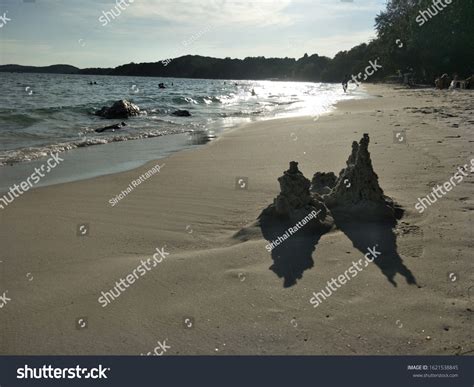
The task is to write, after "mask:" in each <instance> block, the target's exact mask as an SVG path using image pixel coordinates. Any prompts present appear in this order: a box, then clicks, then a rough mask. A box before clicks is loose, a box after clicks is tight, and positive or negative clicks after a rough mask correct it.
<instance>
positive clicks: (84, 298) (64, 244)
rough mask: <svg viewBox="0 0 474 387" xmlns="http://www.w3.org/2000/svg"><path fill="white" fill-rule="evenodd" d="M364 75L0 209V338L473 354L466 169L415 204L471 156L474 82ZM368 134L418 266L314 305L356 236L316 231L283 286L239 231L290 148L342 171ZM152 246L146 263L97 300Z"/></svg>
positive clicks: (2, 349)
mask: <svg viewBox="0 0 474 387" xmlns="http://www.w3.org/2000/svg"><path fill="white" fill-rule="evenodd" d="M365 87H366V89H367V91H368V92H369V93H370V94H371V95H372V96H373V97H372V98H370V99H362V100H351V101H345V102H342V103H339V104H338V106H337V110H335V111H334V112H332V113H330V114H328V115H323V116H321V117H319V118H318V119H316V120H315V119H314V118H313V117H301V118H289V119H278V120H268V121H262V122H258V123H254V124H250V125H246V126H243V127H239V128H236V129H233V130H230V131H228V132H226V133H224V134H223V135H222V136H221V137H219V138H218V139H217V140H215V141H212V142H211V143H209V144H207V145H205V146H201V147H197V148H193V149H188V150H185V151H181V152H178V153H174V154H172V155H170V156H168V157H166V158H164V159H161V160H156V161H153V162H149V163H147V164H146V165H144V166H142V167H140V168H138V169H133V170H130V171H127V172H122V173H117V174H112V175H106V176H100V177H95V178H92V179H88V180H82V181H76V182H69V183H65V184H57V185H53V186H47V187H41V188H37V189H33V190H30V191H28V192H27V193H25V194H24V195H22V196H21V197H19V198H17V199H16V200H15V201H14V202H13V203H12V204H11V205H9V206H8V207H7V208H5V209H4V210H0V224H1V227H2V233H1V234H0V243H1V246H2V254H1V256H0V261H2V262H1V263H0V270H1V272H0V275H1V287H0V295H1V294H2V293H3V292H5V291H8V293H6V295H7V296H8V297H9V298H10V300H9V301H8V303H7V304H6V305H4V307H3V308H2V311H1V313H0V325H1V326H2V330H1V333H0V335H1V336H0V340H1V345H0V354H10V355H20V354H21V355H39V354H41V355H68V354H80V355H97V354H104V355H138V354H146V353H148V352H150V351H153V349H154V348H155V347H156V346H157V342H158V341H160V342H161V343H163V342H164V341H166V345H167V346H169V347H170V348H168V349H167V350H166V353H165V354H166V355H209V354H216V355H247V354H249V355H264V354H272V355H278V354H288V355H298V354H303V355H309V354H311V355H401V354H404V355H407V354H408V355H455V354H457V355H461V354H472V352H473V351H474V348H473V329H472V309H473V307H474V305H473V300H474V289H473V288H472V280H473V273H472V259H473V256H472V247H473V246H472V243H473V242H472V241H473V231H472V230H473V228H472V221H473V218H472V211H473V209H474V201H473V199H472V189H473V183H474V179H473V176H472V172H470V171H468V173H467V176H466V177H465V178H464V179H463V181H462V183H460V184H458V185H456V186H455V187H454V188H453V189H452V190H451V191H450V192H448V193H447V194H446V195H444V196H443V197H442V198H440V199H438V200H437V202H436V203H434V204H433V205H431V206H430V207H428V208H427V209H426V210H425V211H424V212H423V213H422V214H420V213H419V211H417V210H416V209H415V204H416V203H417V200H418V198H420V197H424V196H426V195H427V194H429V193H430V192H431V191H432V187H433V186H435V185H436V184H443V183H444V182H446V181H449V179H450V178H451V177H452V176H453V174H454V173H456V171H457V168H458V167H462V166H463V165H465V164H469V163H470V160H471V159H472V158H473V157H474V155H473V153H472V142H473V141H474V136H473V133H472V128H473V124H474V118H473V108H474V105H473V98H472V92H470V91H469V90H467V91H456V92H451V91H445V90H441V91H439V90H436V91H435V90H433V89H405V88H398V87H394V86H382V85H366V86H365ZM403 130H404V132H402V131H403ZM394 131H399V135H398V136H397V134H396V133H394ZM364 133H368V134H369V136H370V146H369V151H370V153H371V158H372V163H373V167H374V170H375V172H376V173H377V174H378V176H379V183H380V186H381V187H382V188H383V190H384V192H385V194H386V195H387V196H389V197H391V198H392V199H394V200H395V201H396V202H397V203H398V204H399V205H400V206H402V208H403V209H404V211H405V213H404V216H403V218H402V219H400V220H399V222H398V225H397V226H396V228H395V229H394V230H393V235H394V238H396V239H394V240H396V249H397V252H398V255H399V257H400V262H401V263H402V264H403V266H404V267H405V268H406V269H407V270H408V271H409V272H410V273H411V274H412V276H413V278H414V279H415V281H414V283H408V282H410V281H408V282H407V276H406V275H403V274H402V273H401V272H395V273H393V282H394V283H392V282H390V281H389V278H388V277H387V275H386V273H385V272H383V270H381V268H380V267H379V266H378V265H375V264H371V265H369V266H368V267H366V268H365V269H364V270H363V271H362V272H360V273H359V274H358V276H357V277H356V278H354V279H352V280H351V281H350V282H348V283H347V284H346V285H344V286H343V287H341V288H340V289H338V290H337V292H334V294H332V295H331V297H330V298H328V299H327V300H325V301H324V302H323V303H322V304H321V305H319V306H318V307H317V308H314V307H313V305H311V303H310V298H311V297H312V294H313V292H317V291H319V290H320V289H321V288H323V287H324V286H325V284H326V282H327V281H328V280H330V279H331V278H332V277H337V276H338V275H339V274H341V273H343V272H344V271H345V270H346V269H347V267H349V266H350V265H351V263H352V261H353V260H358V259H360V258H362V257H363V256H364V254H363V253H362V252H361V251H360V248H358V247H359V244H358V241H357V237H354V235H347V233H345V232H343V231H341V230H338V229H333V230H332V231H331V232H329V233H326V234H325V235H323V236H322V237H321V239H320V240H319V241H317V243H316V245H315V246H314V251H312V253H311V254H312V260H313V261H314V266H313V267H311V268H308V269H306V270H304V271H303V273H301V278H297V279H296V284H294V285H293V286H289V287H284V286H283V285H284V280H283V278H279V277H278V276H277V275H276V274H275V272H274V271H272V270H270V267H271V266H272V264H273V261H272V257H271V253H269V252H268V251H267V249H266V248H265V246H266V245H267V244H268V243H269V242H268V241H267V240H265V239H264V238H263V236H262V235H261V233H260V232H258V230H256V229H255V228H252V229H247V230H245V231H243V232H242V231H241V230H242V229H243V228H245V227H248V226H249V225H251V224H252V223H253V222H254V221H255V220H256V218H257V217H258V215H259V214H260V212H261V211H262V210H263V209H264V208H265V207H266V206H267V205H269V204H270V203H272V201H273V199H274V198H275V197H276V195H277V194H278V192H279V185H278V181H277V178H278V177H279V176H281V175H282V174H283V171H285V170H287V169H288V165H289V162H290V161H293V160H294V161H297V162H299V168H300V170H301V171H302V172H303V174H304V175H305V176H306V177H307V178H308V179H311V178H312V176H313V174H314V173H315V172H316V171H333V172H335V173H336V174H337V173H338V172H339V171H340V170H341V169H342V168H343V167H344V166H345V162H346V160H347V157H348V155H349V154H350V151H351V143H352V141H359V140H360V139H361V137H362V135H363V134H364ZM401 137H403V139H402V140H400V138H401ZM61 157H63V158H64V159H66V158H67V157H68V153H67V152H65V153H62V154H61ZM88 165H89V167H90V164H88ZM156 165H160V166H161V167H160V170H159V172H158V173H155V174H154V175H153V176H150V177H148V178H146V179H142V181H141V182H140V183H135V184H136V186H135V185H134V184H133V183H132V182H133V181H136V180H137V179H139V178H140V176H141V175H144V174H145V173H146V172H147V171H149V170H151V169H152V168H153V167H154V166H156ZM58 168H61V166H60V165H59V166H58ZM78 168H79V166H78ZM84 172H86V171H84ZM130 185H132V186H133V189H132V190H130V192H129V193H128V194H127V195H126V196H124V197H123V198H122V199H121V200H120V201H119V202H118V203H117V204H116V205H114V206H112V205H111V204H110V202H109V200H110V199H112V198H114V197H116V196H117V195H119V194H120V193H121V191H123V190H125V189H126V188H127V187H128V186H130ZM81 225H82V226H83V227H82V228H81ZM249 230H250V231H249ZM81 232H83V233H84V234H85V235H81ZM361 232H362V233H363V232H364V230H363V229H362V230H361ZM157 249H158V250H157ZM157 251H161V252H162V253H163V252H165V251H166V253H167V255H165V254H162V255H160V254H158V255H157ZM298 253H299V252H298V251H295V254H298ZM154 255H155V257H158V258H159V259H155V261H154V262H155V263H156V264H155V266H154V267H151V268H150V270H148V269H147V271H146V275H140V276H139V278H137V276H136V275H135V280H134V283H133V285H130V286H129V287H127V288H126V289H125V290H124V291H123V292H122V294H120V296H119V297H118V298H117V299H115V300H113V301H111V302H110V303H108V304H107V305H106V306H105V307H104V306H103V305H101V303H100V302H99V301H98V299H99V297H101V294H102V292H106V291H109V290H110V289H111V288H113V287H114V286H115V283H116V281H120V279H121V278H125V277H127V275H129V274H132V273H133V271H134V269H136V268H137V267H138V266H139V265H140V264H141V261H142V260H146V259H150V258H152V257H153V256H154ZM132 277H133V274H132ZM412 282H413V281H412ZM469 292H470V294H469ZM81 319H82V321H80V320H81Z"/></svg>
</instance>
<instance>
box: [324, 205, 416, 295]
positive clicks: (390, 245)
mask: <svg viewBox="0 0 474 387" xmlns="http://www.w3.org/2000/svg"><path fill="white" fill-rule="evenodd" d="M332 215H333V217H334V222H335V224H336V227H337V228H338V229H339V230H341V231H342V232H343V233H344V234H345V235H346V236H347V237H348V238H349V239H350V240H351V241H352V245H353V246H354V247H355V248H356V249H358V250H359V251H360V252H361V253H362V254H366V253H367V249H368V248H373V247H374V246H377V249H376V250H377V251H378V252H380V253H381V254H380V256H378V257H377V258H375V259H374V260H373V263H374V264H375V265H377V267H378V268H379V269H380V270H381V271H382V273H383V274H384V275H385V277H386V278H387V280H388V281H389V282H390V283H391V284H392V285H393V286H397V283H396V282H395V280H394V278H395V275H396V274H397V273H398V274H400V275H402V276H403V277H405V280H406V282H407V283H408V284H410V285H416V279H415V277H414V275H413V274H412V272H411V271H410V270H409V269H408V268H407V267H406V266H405V265H404V263H403V260H402V258H401V257H400V255H399V254H398V252H397V237H396V235H395V233H394V228H395V225H396V223H395V224H393V223H390V222H367V221H365V222H362V221H357V222H355V221H353V220H349V219H347V218H346V217H343V216H341V215H339V214H338V211H333V212H332Z"/></svg>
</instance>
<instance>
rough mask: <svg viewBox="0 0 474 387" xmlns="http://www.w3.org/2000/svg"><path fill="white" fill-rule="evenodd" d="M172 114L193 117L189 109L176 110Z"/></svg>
mask: <svg viewBox="0 0 474 387" xmlns="http://www.w3.org/2000/svg"><path fill="white" fill-rule="evenodd" d="M171 114H172V115H173V116H177V117H191V113H190V112H189V111H187V110H176V111H174V112H173V113H171Z"/></svg>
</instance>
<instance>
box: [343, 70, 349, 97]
mask: <svg viewBox="0 0 474 387" xmlns="http://www.w3.org/2000/svg"><path fill="white" fill-rule="evenodd" d="M348 82H349V75H347V74H346V75H344V79H343V80H342V89H343V90H344V93H347V84H348Z"/></svg>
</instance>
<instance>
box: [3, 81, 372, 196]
mask: <svg viewBox="0 0 474 387" xmlns="http://www.w3.org/2000/svg"><path fill="white" fill-rule="evenodd" d="M367 98H374V96H372V95H370V94H369V93H367V91H366V90H365V88H362V89H361V90H359V91H358V92H357V93H355V94H354V97H353V99H367ZM351 100H352V99H351ZM344 101H345V100H340V101H339V102H337V103H336V104H332V105H331V106H330V108H331V110H329V111H326V112H324V113H322V114H321V115H327V114H329V113H331V112H334V111H335V110H337V104H338V103H341V102H344ZM321 115H319V114H318V115H317V117H318V118H319V116H321ZM310 117H311V116H308V115H292V114H291V115H288V116H283V117H265V116H263V117H260V118H259V119H257V120H255V121H251V122H246V123H242V122H241V123H236V124H235V125H233V126H230V127H225V128H223V129H221V130H220V131H219V133H218V135H217V136H215V137H214V139H213V136H214V133H215V132H214V130H210V131H207V130H203V131H194V130H191V131H185V132H183V133H172V134H168V135H166V134H164V135H160V136H153V137H145V138H137V139H126V140H122V141H112V142H108V143H103V144H101V143H97V144H94V145H90V146H86V147H82V146H78V147H75V148H72V149H68V150H62V151H58V152H57V151H54V152H53V151H52V154H56V153H58V154H59V155H60V156H61V157H64V158H65V161H66V162H65V163H63V165H62V167H61V168H60V169H59V170H58V171H56V172H55V173H54V174H53V175H52V176H49V177H48V178H46V179H42V180H41V181H40V183H39V184H38V185H36V186H35V187H33V189H35V188H39V187H43V186H49V185H56V184H61V183H68V182H74V181H81V180H84V179H89V178H94V177H99V176H105V175H109V174H113V173H121V172H126V171H130V170H132V169H137V168H140V167H143V166H144V165H146V164H147V163H150V162H154V161H157V160H161V159H164V158H166V157H167V156H169V155H170V154H172V153H175V152H180V151H186V150H189V149H193V148H195V147H200V146H205V145H207V144H208V143H210V142H215V141H216V140H218V139H219V138H220V137H222V136H225V135H226V134H227V133H229V132H232V131H234V130H239V129H240V128H243V127H246V126H248V125H254V124H256V123H259V122H264V121H279V120H288V119H298V118H310ZM212 128H213V127H211V129H212ZM209 135H210V136H209ZM83 152H87V154H83ZM153 152H156V155H153ZM130 153H135V154H137V156H136V157H135V158H131V157H129V156H128V155H129V154H130ZM48 157H49V154H48V155H46V156H43V157H39V158H34V159H32V160H29V161H18V162H14V163H13V164H9V163H6V164H4V165H0V177H1V178H0V193H4V192H5V190H8V188H10V187H11V186H12V185H13V184H16V183H18V182H20V181H22V180H23V178H24V177H25V176H27V175H28V174H31V173H32V171H34V168H36V167H40V166H41V165H42V164H43V163H44V162H45V160H46V159H47V158H48ZM89 159H91V160H93V163H94V164H92V163H90V162H88V160H89ZM111 161H113V162H115V163H116V164H115V165H113V166H111V165H110V163H111ZM78 163H80V164H85V165H83V168H82V170H78V168H77V165H78Z"/></svg>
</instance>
